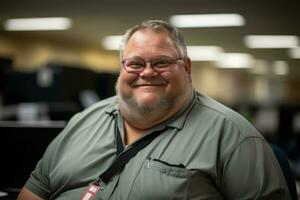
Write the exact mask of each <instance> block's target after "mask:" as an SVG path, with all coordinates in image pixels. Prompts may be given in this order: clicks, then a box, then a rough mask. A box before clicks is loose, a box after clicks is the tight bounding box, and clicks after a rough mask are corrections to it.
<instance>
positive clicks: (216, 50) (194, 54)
mask: <svg viewBox="0 0 300 200" xmlns="http://www.w3.org/2000/svg"><path fill="white" fill-rule="evenodd" d="M222 52H223V49H222V48H221V47H218V46H187V53H188V56H189V57H190V58H191V60H192V61H216V60H218V58H219V56H220V54H221V53H222Z"/></svg>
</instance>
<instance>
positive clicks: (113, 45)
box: [102, 35, 123, 50]
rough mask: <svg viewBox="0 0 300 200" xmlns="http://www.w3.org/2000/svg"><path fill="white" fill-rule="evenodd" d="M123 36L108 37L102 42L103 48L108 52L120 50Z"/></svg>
mask: <svg viewBox="0 0 300 200" xmlns="http://www.w3.org/2000/svg"><path fill="white" fill-rule="evenodd" d="M122 38H123V35H111V36H106V37H104V38H103V40H102V46H103V47H104V48H105V49H107V50H118V49H119V47H120V43H121V41H122Z"/></svg>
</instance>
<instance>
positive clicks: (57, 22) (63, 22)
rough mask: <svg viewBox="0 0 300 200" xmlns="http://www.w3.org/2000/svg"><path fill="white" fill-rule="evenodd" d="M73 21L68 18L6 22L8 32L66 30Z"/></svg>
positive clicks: (5, 26) (9, 20)
mask: <svg viewBox="0 0 300 200" xmlns="http://www.w3.org/2000/svg"><path fill="white" fill-rule="evenodd" d="M71 24H72V20H71V19H69V18H66V17H45V18H20V19H8V20H6V21H5V24H4V29H5V30H7V31H40V30H66V29H69V28H70V27H71Z"/></svg>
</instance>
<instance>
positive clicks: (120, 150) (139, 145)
mask: <svg viewBox="0 0 300 200" xmlns="http://www.w3.org/2000/svg"><path fill="white" fill-rule="evenodd" d="M116 124H117V123H116ZM115 128H116V131H117V134H116V138H117V157H116V158H115V160H114V161H113V162H112V164H111V165H110V166H109V167H108V169H106V170H105V171H104V172H103V173H102V174H101V175H100V176H99V180H98V181H99V183H100V182H104V183H105V184H107V183H108V182H109V180H110V179H111V178H112V177H113V176H114V175H115V174H116V173H117V172H118V171H119V170H121V169H122V168H123V167H124V166H125V164H126V163H127V162H128V161H129V160H130V159H131V158H133V157H134V156H135V155H136V154H137V153H138V152H139V151H140V150H142V149H143V148H145V147H146V146H147V145H148V144H150V143H151V142H152V141H153V140H154V139H155V138H156V137H157V136H158V135H160V134H161V133H162V132H163V131H164V130H165V129H163V130H158V131H155V132H153V133H150V134H148V135H145V136H144V137H143V138H141V139H139V140H138V141H136V142H135V143H134V144H133V145H132V146H131V147H129V148H128V149H126V150H125V151H124V145H123V142H122V138H121V135H120V132H119V131H118V127H117V125H116V126H115Z"/></svg>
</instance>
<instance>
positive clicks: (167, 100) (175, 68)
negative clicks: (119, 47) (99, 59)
mask: <svg viewBox="0 0 300 200" xmlns="http://www.w3.org/2000/svg"><path fill="white" fill-rule="evenodd" d="M123 56H124V57H123V59H128V58H136V57H139V58H143V59H144V60H151V59H153V58H155V57H159V56H169V57H171V58H173V59H177V58H179V57H180V54H179V52H178V49H177V48H176V46H175V45H174V43H173V41H172V40H171V39H170V37H169V35H168V33H167V32H154V31H152V30H148V29H145V30H140V31H137V32H135V33H134V34H133V35H132V37H131V38H130V40H129V41H128V44H127V46H126V47H125V49H124V54H123ZM117 84H118V85H117V89H118V93H119V95H120V96H121V103H124V104H125V106H127V107H129V108H131V109H139V110H140V111H155V110H157V109H161V111H163V110H165V109H172V107H174V106H176V103H177V101H178V100H179V101H180V99H182V97H184V95H186V92H187V91H188V90H189V89H190V86H191V79H190V61H189V60H178V61H176V62H175V63H174V64H171V65H170V70H168V71H164V72H160V73H158V72H156V71H154V70H153V68H151V67H150V63H149V62H148V63H147V66H146V68H145V69H144V70H143V71H142V72H141V73H139V74H134V73H128V72H126V71H125V70H124V68H123V67H122V69H121V72H120V76H119V80H118V83H117ZM122 101H123V102H122Z"/></svg>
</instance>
